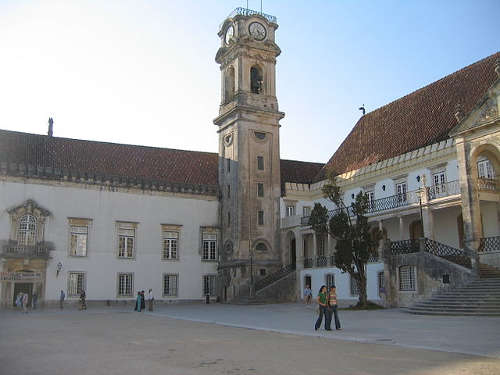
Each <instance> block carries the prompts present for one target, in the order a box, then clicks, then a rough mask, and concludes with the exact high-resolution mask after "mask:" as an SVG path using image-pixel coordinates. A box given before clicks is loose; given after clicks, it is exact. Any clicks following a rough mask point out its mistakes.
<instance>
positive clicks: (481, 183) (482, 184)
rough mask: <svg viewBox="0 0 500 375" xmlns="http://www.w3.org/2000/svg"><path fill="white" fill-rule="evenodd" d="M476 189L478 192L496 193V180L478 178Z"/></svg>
mask: <svg viewBox="0 0 500 375" xmlns="http://www.w3.org/2000/svg"><path fill="white" fill-rule="evenodd" d="M477 188H478V189H479V191H487V192H497V191H498V181H497V179H496V178H483V177H479V178H478V179H477Z"/></svg>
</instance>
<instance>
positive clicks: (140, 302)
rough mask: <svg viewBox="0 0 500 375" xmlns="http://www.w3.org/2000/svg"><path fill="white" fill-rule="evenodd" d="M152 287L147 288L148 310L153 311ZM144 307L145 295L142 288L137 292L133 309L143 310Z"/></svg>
mask: <svg viewBox="0 0 500 375" xmlns="http://www.w3.org/2000/svg"><path fill="white" fill-rule="evenodd" d="M153 303H154V296H153V289H149V291H148V310H149V311H153ZM145 309H146V296H145V294H144V290H141V291H139V292H137V299H136V301H135V308H134V310H135V311H139V312H140V311H144V310H145Z"/></svg>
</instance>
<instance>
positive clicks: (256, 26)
mask: <svg viewBox="0 0 500 375" xmlns="http://www.w3.org/2000/svg"><path fill="white" fill-rule="evenodd" d="M248 31H249V32H250V35H251V36H253V37H254V39H256V40H264V39H265V38H266V28H265V27H264V25H263V24H261V23H259V22H252V23H251V24H250V26H248Z"/></svg>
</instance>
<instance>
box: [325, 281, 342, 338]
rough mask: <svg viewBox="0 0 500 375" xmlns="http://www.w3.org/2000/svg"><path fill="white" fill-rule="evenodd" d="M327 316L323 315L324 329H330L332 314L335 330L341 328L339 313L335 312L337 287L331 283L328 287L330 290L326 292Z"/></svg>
mask: <svg viewBox="0 0 500 375" xmlns="http://www.w3.org/2000/svg"><path fill="white" fill-rule="evenodd" d="M327 305H328V309H327V314H328V315H327V316H326V317H325V319H326V326H327V327H326V329H327V330H328V331H331V324H332V315H333V316H335V329H336V330H341V329H342V328H341V327H340V320H339V315H338V312H337V289H336V288H335V285H332V286H331V287H330V291H329V292H328V298H327Z"/></svg>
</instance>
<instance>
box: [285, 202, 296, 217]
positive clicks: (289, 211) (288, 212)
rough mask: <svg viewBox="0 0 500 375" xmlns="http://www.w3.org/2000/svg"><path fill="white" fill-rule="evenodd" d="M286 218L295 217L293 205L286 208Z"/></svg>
mask: <svg viewBox="0 0 500 375" xmlns="http://www.w3.org/2000/svg"><path fill="white" fill-rule="evenodd" d="M286 216H295V205H292V204H290V205H287V206H286Z"/></svg>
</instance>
